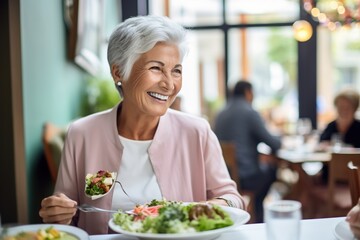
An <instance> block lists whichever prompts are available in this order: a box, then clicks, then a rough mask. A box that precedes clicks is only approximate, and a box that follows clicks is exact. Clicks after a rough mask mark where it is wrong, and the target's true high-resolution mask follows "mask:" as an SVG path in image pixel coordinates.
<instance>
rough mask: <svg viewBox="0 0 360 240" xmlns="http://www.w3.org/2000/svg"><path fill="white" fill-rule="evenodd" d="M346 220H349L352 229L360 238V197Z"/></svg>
mask: <svg viewBox="0 0 360 240" xmlns="http://www.w3.org/2000/svg"><path fill="white" fill-rule="evenodd" d="M346 221H348V222H349V225H350V229H351V231H352V232H353V233H354V235H355V237H356V238H360V199H359V202H358V204H356V205H355V206H354V207H353V208H352V209H351V210H350V211H349V213H348V214H347V216H346Z"/></svg>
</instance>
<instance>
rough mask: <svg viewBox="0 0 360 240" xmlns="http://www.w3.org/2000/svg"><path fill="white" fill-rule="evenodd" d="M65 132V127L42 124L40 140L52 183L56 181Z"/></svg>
mask: <svg viewBox="0 0 360 240" xmlns="http://www.w3.org/2000/svg"><path fill="white" fill-rule="evenodd" d="M65 134H66V129H65V128H61V127H58V126H56V125H54V124H52V123H45V124H44V126H43V134H42V141H43V147H44V154H45V158H46V161H47V165H48V168H49V172H50V176H51V180H52V182H53V183H55V182H56V178H57V172H58V168H59V164H60V159H61V152H62V148H63V146H64V139H65Z"/></svg>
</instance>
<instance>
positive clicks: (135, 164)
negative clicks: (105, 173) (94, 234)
mask: <svg viewBox="0 0 360 240" xmlns="http://www.w3.org/2000/svg"><path fill="white" fill-rule="evenodd" d="M119 137H120V141H121V144H122V145H123V146H124V152H123V157H122V159H121V163H120V169H119V171H118V175H117V181H119V182H121V184H122V186H123V188H124V189H125V191H126V193H127V194H128V195H129V197H130V198H129V197H128V196H126V194H125V193H124V192H123V190H122V189H121V187H120V184H118V183H116V184H115V186H114V193H113V201H112V206H111V208H112V209H113V210H117V209H123V210H130V209H133V208H134V206H135V203H137V204H144V203H147V202H150V201H151V200H153V199H162V194H161V191H160V188H159V184H158V182H157V179H156V176H155V173H154V170H153V167H152V165H151V162H150V159H149V154H148V149H149V147H150V145H151V142H152V140H147V141H136V140H131V139H127V138H124V137H121V136H119ZM133 201H134V202H135V203H134V202H133Z"/></svg>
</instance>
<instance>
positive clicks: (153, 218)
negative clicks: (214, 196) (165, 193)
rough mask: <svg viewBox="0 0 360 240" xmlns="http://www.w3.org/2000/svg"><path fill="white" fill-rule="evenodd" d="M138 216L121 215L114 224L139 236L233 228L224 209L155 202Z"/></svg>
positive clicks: (137, 209)
mask: <svg viewBox="0 0 360 240" xmlns="http://www.w3.org/2000/svg"><path fill="white" fill-rule="evenodd" d="M133 212H134V213H135V214H136V215H130V214H127V213H124V212H122V211H119V212H117V213H115V214H114V216H113V220H114V223H115V224H117V225H119V226H120V227H121V228H122V229H123V230H126V231H129V232H139V233H189V232H202V231H208V230H213V229H218V228H223V227H227V226H231V225H233V224H234V223H233V221H232V220H231V218H230V216H229V214H228V213H227V212H225V211H224V210H223V209H222V208H221V207H220V206H216V205H209V204H201V203H190V204H183V203H181V202H172V201H157V200H153V201H152V202H151V203H149V204H146V205H140V206H136V207H135V208H134V210H133Z"/></svg>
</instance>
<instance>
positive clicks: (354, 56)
mask: <svg viewBox="0 0 360 240" xmlns="http://www.w3.org/2000/svg"><path fill="white" fill-rule="evenodd" d="M318 56H319V57H318V88H317V89H318V94H317V96H318V106H317V108H318V111H317V112H318V125H319V129H323V128H324V127H325V126H326V124H327V123H328V122H330V121H332V120H334V118H335V117H336V112H335V108H334V105H333V100H334V98H335V96H336V94H337V93H338V92H339V91H341V90H343V89H345V88H352V89H355V90H357V91H358V92H360V61H359V59H360V26H357V27H356V26H353V27H352V28H349V27H342V28H338V29H336V30H333V31H330V30H329V29H328V28H326V27H323V26H320V27H318ZM357 117H358V118H360V116H359V114H358V115H357Z"/></svg>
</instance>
